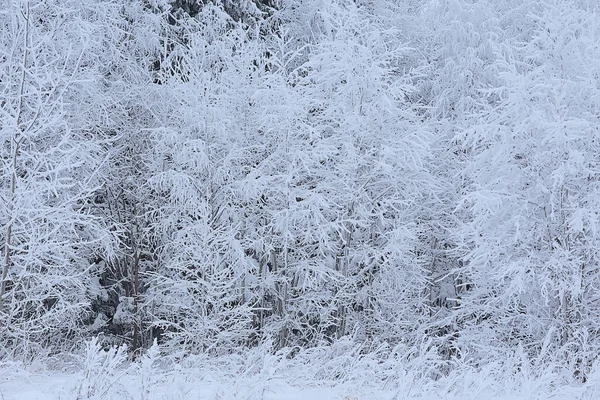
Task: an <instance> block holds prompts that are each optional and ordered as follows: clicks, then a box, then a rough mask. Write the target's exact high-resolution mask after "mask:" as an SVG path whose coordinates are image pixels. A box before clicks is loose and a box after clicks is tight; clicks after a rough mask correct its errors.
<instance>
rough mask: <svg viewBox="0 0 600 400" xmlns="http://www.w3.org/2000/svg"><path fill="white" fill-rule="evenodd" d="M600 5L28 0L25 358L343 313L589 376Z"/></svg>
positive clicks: (8, 24) (311, 337) (476, 352)
mask: <svg viewBox="0 0 600 400" xmlns="http://www.w3.org/2000/svg"><path fill="white" fill-rule="evenodd" d="M598 12H599V10H598V7H597V5H596V4H595V2H586V1H575V0H572V1H564V0H560V1H559V0H556V1H536V0H533V1H529V2H521V1H516V0H514V1H513V0H501V1H483V0H481V1H467V0H442V1H431V2H411V1H409V0H405V1H392V0H381V1H377V2H368V1H354V2H351V1H333V0H327V1H323V0H286V1H258V0H253V1H251V0H247V1H236V2H233V1H216V0H215V1H179V0H178V1H175V2H170V1H167V0H152V1H142V0H135V1H128V2H113V1H108V0H106V1H105V0H77V1H71V0H21V1H16V0H4V2H3V3H2V10H1V11H0V93H1V96H0V105H1V108H0V113H1V114H0V115H1V117H0V133H1V136H0V140H1V143H2V145H1V147H0V159H1V160H2V164H1V169H0V182H1V186H0V198H1V202H0V224H1V225H2V230H1V231H0V239H1V242H2V264H1V271H2V275H1V287H0V343H1V344H0V349H1V350H0V351H1V352H2V353H0V357H4V356H19V357H21V356H27V355H29V354H33V353H34V352H35V353H38V354H39V352H40V351H42V352H44V351H47V352H61V351H70V350H72V349H73V348H74V347H75V346H77V345H78V343H80V341H81V339H83V338H87V337H92V336H95V335H98V334H100V333H102V334H103V335H104V338H105V341H107V342H109V343H111V342H112V343H123V342H125V343H128V344H129V345H130V348H131V349H132V350H133V352H136V351H137V350H138V349H143V348H147V347H149V346H150V345H151V344H152V341H153V340H154V339H155V338H158V340H159V342H160V343H161V344H162V345H163V348H164V349H165V350H167V351H169V352H171V353H172V354H191V353H210V354H227V353H231V352H235V351H243V350H244V349H247V348H250V347H255V346H257V345H259V344H264V343H270V348H271V349H272V350H276V349H281V348H295V349H303V348H308V347H314V346H322V345H329V344H331V343H333V342H336V341H337V340H339V339H341V338H345V339H350V340H351V341H354V342H355V343H361V344H362V345H363V347H362V349H363V351H365V352H368V351H371V350H374V349H379V350H381V348H382V347H381V346H382V345H383V346H387V348H388V349H396V350H395V351H400V350H398V349H404V351H405V353H406V354H404V355H405V356H408V357H410V354H415V353H414V352H415V351H432V349H433V350H434V353H436V356H437V357H439V360H440V362H441V363H442V364H443V363H444V362H445V361H448V360H459V362H460V363H468V364H472V365H483V364H485V363H486V360H491V359H493V360H498V359H509V358H511V357H512V356H513V355H514V354H515V352H518V354H520V356H519V357H522V358H523V360H527V361H523V362H528V363H531V365H534V366H536V367H539V368H541V367H542V366H549V365H563V367H564V368H565V370H566V371H567V372H568V374H570V375H571V376H572V377H576V378H579V379H585V376H586V374H587V373H588V372H589V369H590V368H591V367H592V365H593V363H594V361H595V357H596V354H597V353H598V350H599V347H600V341H599V339H600V323H599V322H598V321H600V319H599V316H600V315H599V314H600V304H599V302H598V300H599V297H598V290H597V287H598V285H599V284H600V282H599V277H600V275H599V272H600V271H599V270H598V267H597V264H598V257H599V255H598V254H597V253H598V251H597V249H598V248H600V247H599V245H600V243H599V236H598V226H599V223H600V221H599V219H598V210H599V209H600V204H598V203H599V200H598V199H600V196H599V193H598V187H599V186H598V177H599V176H600V170H599V161H598V157H599V154H600V148H599V146H600V144H599V143H600V141H599V138H600V136H599V135H600V133H599V130H598V127H599V126H600V125H599V120H598V118H599V115H600V114H599V104H600V103H599V102H600V92H599V87H598V79H600V78H599V76H600V60H599V58H600V57H599V56H598V54H599V50H598V41H597V40H596V39H597V37H598V34H599V33H600V31H599V25H598V24H597V19H598V16H599V15H598ZM411 349H413V350H411ZM414 349H420V350H414ZM442 364H440V365H442ZM440 371H441V369H440Z"/></svg>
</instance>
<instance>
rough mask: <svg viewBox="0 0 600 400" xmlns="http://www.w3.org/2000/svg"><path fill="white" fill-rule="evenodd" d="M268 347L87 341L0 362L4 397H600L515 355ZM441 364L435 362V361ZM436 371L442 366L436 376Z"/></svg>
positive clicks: (593, 384)
mask: <svg viewBox="0 0 600 400" xmlns="http://www.w3.org/2000/svg"><path fill="white" fill-rule="evenodd" d="M264 350H265V349H264V348H258V349H256V350H253V351H250V352H247V353H245V354H243V355H231V356H227V357H219V358H215V357H212V358H211V357H207V356H195V357H189V358H187V359H186V360H185V361H181V362H174V361H173V360H171V359H169V358H168V357H165V356H161V354H160V349H159V348H158V346H156V345H155V346H153V347H152V348H151V349H150V350H149V351H148V352H147V354H145V355H144V356H142V357H140V358H138V360H137V361H135V362H129V361H127V360H126V357H125V353H124V352H123V349H108V350H103V349H102V348H101V347H100V346H99V345H98V343H97V341H95V340H92V341H91V342H89V343H88V344H87V348H86V349H85V352H84V353H83V356H82V357H80V358H79V360H78V361H77V363H78V364H79V365H78V366H76V364H77V363H73V362H66V361H65V360H66V358H63V359H62V360H61V361H60V362H58V361H54V362H53V365H46V364H47V363H46V364H44V363H41V362H35V363H30V364H28V365H25V364H23V363H16V362H12V363H11V362H4V363H2V364H0V375H1V378H0V399H1V400H34V399H35V400H45V399H48V400H50V399H57V400H58V399H61V400H67V399H77V400H83V399H106V400H117V399H118V400H157V399H164V400H171V399H173V400H174V399H178V400H179V399H209V400H213V399H214V400H226V399H243V400H268V399H282V400H295V399H298V400H300V399H340V400H369V399H374V400H375V399H377V400H380V399H389V400H408V399H444V400H454V399H461V400H465V399H466V400H468V399H473V400H476V399H481V400H493V399H496V400H508V399H510V400H517V399H519V400H526V399H527V400H530V399H531V400H534V399H540V400H541V399H544V400H546V399H550V398H554V399H561V400H562V399H564V400H570V399H581V400H588V399H589V400H592V399H596V398H598V397H599V396H600V369H599V368H597V367H596V368H595V369H594V370H593V371H592V373H591V374H590V375H589V376H588V379H587V380H586V382H585V383H573V382H572V381H570V382H569V381H568V380H567V379H566V378H565V376H564V374H561V372H560V371H561V369H560V368H558V367H557V368H547V369H546V370H545V371H533V370H532V369H531V368H527V367H526V365H527V364H526V363H524V362H523V360H520V359H519V357H518V356H515V357H514V360H513V361H511V362H503V363H501V362H490V363H489V364H488V365H487V366H485V367H480V368H475V367H473V366H467V365H461V364H460V363H455V365H452V368H449V371H451V372H449V373H446V374H445V375H444V376H439V377H438V379H433V378H432V376H435V375H436V370H435V369H436V368H438V369H439V368H440V366H439V364H437V363H436V359H435V357H433V356H432V353H431V352H423V353H422V354H420V355H418V356H415V357H413V358H412V359H411V360H410V361H407V360H406V358H404V357H400V356H399V355H398V354H395V353H394V352H387V353H385V352H383V351H379V352H373V353H369V354H367V355H365V354H361V351H360V350H361V349H360V348H359V347H356V346H354V345H353V344H352V343H351V342H340V343H337V344H335V345H333V346H331V347H326V348H316V349H311V350H305V351H302V352H300V353H298V354H296V355H295V356H294V357H293V358H289V357H288V355H289V349H288V350H287V351H281V352H279V353H277V354H270V353H268V352H265V351H264ZM436 365H437V366H436ZM438 375H439V374H438Z"/></svg>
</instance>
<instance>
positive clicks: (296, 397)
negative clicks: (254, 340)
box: [0, 369, 598, 400]
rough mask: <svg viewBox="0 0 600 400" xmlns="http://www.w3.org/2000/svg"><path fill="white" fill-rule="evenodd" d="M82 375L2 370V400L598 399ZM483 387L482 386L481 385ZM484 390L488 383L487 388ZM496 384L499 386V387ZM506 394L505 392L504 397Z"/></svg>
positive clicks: (533, 389)
mask: <svg viewBox="0 0 600 400" xmlns="http://www.w3.org/2000/svg"><path fill="white" fill-rule="evenodd" d="M82 379H83V378H82V375H81V374H75V373H48V372H35V371H25V370H22V369H17V370H3V375H2V378H1V379H0V399H1V400H58V399H60V400H68V399H107V400H117V399H118V400H129V399H131V400H134V399H135V400H138V399H139V400H158V399H164V400H175V399H178V400H180V399H190V400H192V399H194V400H201V399H202V400H204V399H206V400H227V399H243V400H254V399H257V400H258V399H261V400H276V399H280V400H305V399H306V400H313V399H314V400H320V399H323V400H329V399H331V400H334V399H335V400H371V399H373V400H388V399H389V400H409V399H420V400H433V399H440V400H442V399H443V400H459V399H460V400H465V399H472V400H529V399H540V400H541V399H550V398H553V399H557V400H571V399H573V400H575V399H582V400H583V399H586V400H587V399H589V400H592V399H597V398H598V397H596V396H597V394H598V392H597V391H595V390H593V391H592V390H590V388H589V387H588V388H583V387H579V388H575V387H571V388H569V387H564V388H561V389H554V390H552V391H548V390H547V389H549V388H541V387H539V386H538V385H537V384H535V383H533V382H532V384H531V385H529V387H527V386H528V385H525V386H523V387H520V388H510V387H504V388H502V387H500V386H499V385H492V386H491V387H487V388H485V387H483V388H482V387H480V388H477V387H474V386H473V385H472V383H471V384H469V385H468V386H470V387H464V388H460V387H454V388H450V389H447V390H442V389H440V388H438V389H437V392H436V391H434V390H432V389H431V388H424V387H423V385H421V386H418V387H415V386H414V387H412V388H411V387H410V385H400V386H401V387H402V388H401V389H394V390H389V389H388V390H386V389H383V388H377V387H368V386H363V387H357V386H355V385H353V384H352V383H351V382H347V383H344V384H339V385H317V386H304V385H302V382H300V379H301V378H300V377H299V378H298V381H296V382H286V381H284V380H280V379H270V380H263V379H260V378H259V377H257V378H256V379H249V378H241V379H227V380H219V379H215V378H214V377H208V376H196V377H195V376H194V375H193V374H191V373H185V374H175V373H171V374H166V375H164V376H163V377H161V378H159V379H156V380H154V382H152V384H151V385H150V386H149V387H148V388H147V390H145V391H144V390H142V389H141V384H140V381H141V379H140V377H136V376H133V375H131V374H125V375H123V376H120V377H119V378H118V379H117V380H116V381H114V382H112V384H111V385H110V386H109V387H107V388H105V389H106V391H103V392H101V393H93V394H86V393H85V391H84V392H83V393H82V391H81V387H82V385H81V383H82ZM481 383H482V382H481ZM482 386H485V385H482ZM494 386H495V387H494ZM424 389H425V390H424ZM501 392H504V393H501Z"/></svg>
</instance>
